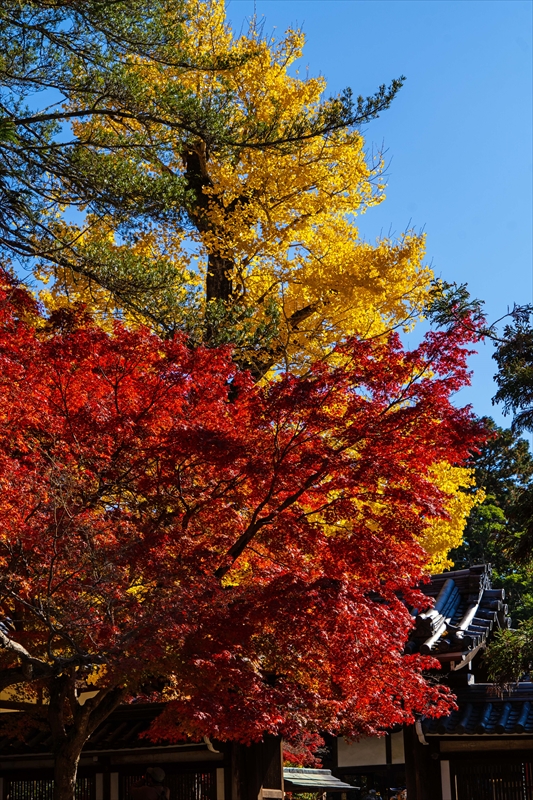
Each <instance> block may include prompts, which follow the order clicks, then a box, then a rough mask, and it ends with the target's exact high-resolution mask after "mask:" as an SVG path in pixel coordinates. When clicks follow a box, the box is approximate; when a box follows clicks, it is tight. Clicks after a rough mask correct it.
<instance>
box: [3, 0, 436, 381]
mask: <svg viewBox="0 0 533 800" xmlns="http://www.w3.org/2000/svg"><path fill="white" fill-rule="evenodd" d="M4 5H5V8H4V9H3V10H2V12H1V14H0V43H1V44H2V48H5V50H6V54H7V55H6V58H5V61H0V95H1V97H0V99H1V100H2V108H3V111H2V112H1V116H0V132H1V130H2V126H3V128H4V129H5V135H6V136H7V137H8V138H7V139H6V141H5V143H4V144H3V145H2V146H1V147H0V170H2V173H4V172H5V175H6V198H5V200H6V207H7V209H8V212H9V213H8V214H7V217H6V223H5V224H4V225H3V224H2V222H1V220H0V248H1V249H3V251H4V252H5V253H8V254H11V255H12V254H13V253H15V254H16V255H17V257H19V258H20V257H27V258H29V259H30V261H31V263H32V264H35V261H37V274H38V275H39V277H41V278H42V279H45V280H48V281H49V288H48V290H47V292H45V293H44V294H43V298H44V299H45V301H46V303H47V304H48V306H49V308H54V307H58V306H62V305H66V304H68V303H70V302H72V301H73V300H74V301H76V300H83V302H85V303H86V304H88V305H89V306H90V307H91V308H92V309H93V310H94V312H95V313H97V314H99V315H100V317H101V321H102V322H104V323H105V322H109V320H110V318H112V317H113V316H114V315H118V316H120V317H121V318H123V319H126V320H127V321H128V322H130V323H139V322H144V323H148V324H149V325H150V326H152V327H154V328H155V329H156V330H158V331H159V332H160V333H165V334H169V333H172V332H173V331H175V330H177V329H181V330H185V331H187V332H188V334H189V335H190V336H193V337H194V339H195V341H201V342H210V343H211V344H217V343H223V340H225V341H231V342H232V344H233V346H234V348H235V352H236V354H238V356H239V358H240V361H241V363H242V364H244V363H246V364H247V365H248V366H249V367H250V368H251V369H252V370H253V371H254V373H255V374H256V375H257V376H261V375H264V374H265V373H266V372H267V371H268V370H269V369H270V368H272V367H274V368H276V367H280V366H281V367H282V368H287V367H290V368H291V369H293V368H302V367H304V366H305V367H307V366H308V365H309V363H310V362H311V361H312V360H313V359H314V358H316V357H321V356H322V355H323V354H324V353H326V352H331V350H332V349H333V348H334V346H335V345H336V344H337V343H338V342H339V341H341V340H342V339H343V338H346V337H347V336H350V335H354V334H355V335H361V336H371V335H376V334H380V333H382V332H383V331H385V330H388V329H389V328H391V327H394V326H396V325H401V324H403V323H405V324H409V323H410V321H412V320H413V319H415V318H416V317H417V316H418V315H419V314H420V312H421V310H422V307H423V304H424V301H425V299H426V296H427V289H428V285H429V282H430V280H431V277H432V275H431V270H430V269H429V268H428V267H427V266H425V265H424V263H423V256H424V239H423V237H422V236H420V235H417V234H415V233H414V232H405V233H404V234H403V235H402V236H400V238H399V240H389V239H387V238H384V239H381V240H380V241H378V242H376V243H369V242H366V241H364V240H363V239H362V238H361V236H360V234H359V230H358V227H357V218H358V216H360V215H361V214H363V213H365V211H366V210H367V209H369V208H370V207H371V206H373V205H375V204H377V203H379V202H381V200H382V199H383V198H384V180H383V177H382V172H383V166H384V165H383V158H382V156H381V154H379V153H376V154H375V155H373V154H372V153H370V152H368V149H367V147H366V146H365V142H364V139H363V136H362V134H361V131H360V128H361V126H362V125H364V124H365V123H367V122H369V121H371V120H372V119H373V118H375V117H376V116H378V114H379V113H381V112H382V111H383V110H385V109H386V108H387V107H388V105H389V104H390V102H391V101H392V99H393V98H394V96H395V94H396V93H397V91H398V89H399V88H400V86H401V82H402V81H401V79H396V80H393V81H392V83H391V84H390V86H389V87H388V88H386V87H385V86H382V87H380V88H379V89H378V91H377V92H376V94H375V95H374V96H372V97H370V98H366V100H365V99H363V98H358V99H357V100H355V99H353V98H352V96H351V93H350V92H349V91H346V92H344V93H343V94H341V95H338V96H335V97H333V98H329V99H328V97H327V95H326V83H325V81H324V79H323V78H315V77H310V76H306V75H303V74H299V73H298V72H297V70H296V66H297V63H298V60H299V59H300V57H301V55H302V48H303V44H304V38H303V35H302V33H301V32H299V31H295V30H289V31H288V32H287V33H286V34H285V36H283V37H282V38H281V39H280V40H279V41H274V40H270V39H267V38H265V37H263V36H262V35H261V34H260V33H259V32H258V30H257V27H254V26H253V25H252V27H251V29H250V31H249V32H247V33H244V34H242V35H238V36H234V35H233V33H232V31H231V30H230V28H229V26H228V24H227V21H226V18H225V7H224V3H223V2H222V0H207V1H206V2H197V0H154V2H153V3H151V4H147V3H146V2H145V0H134V1H133V2H131V3H126V2H117V3H113V4H112V7H111V8H108V6H109V4H105V3H102V2H101V0H90V2H88V3H87V9H86V13H84V10H83V8H80V5H79V3H77V2H74V1H73V0H60V1H59V2H57V3H56V2H54V3H53V4H40V3H35V2H32V1H31V0H25V2H19V0H7V1H6V3H5V4H4ZM42 96H44V97H45V98H46V102H49V101H50V105H49V106H46V107H43V105H42V99H41V97H42ZM24 103H25V104H26V107H25V106H24ZM36 106H37V107H36ZM6 126H7V127H6ZM0 144H2V142H1V136H0ZM9 209H11V210H10V211H9Z"/></svg>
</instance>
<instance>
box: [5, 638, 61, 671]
mask: <svg viewBox="0 0 533 800" xmlns="http://www.w3.org/2000/svg"><path fill="white" fill-rule="evenodd" d="M0 647H3V648H4V649H5V650H10V651H11V652H12V653H14V654H15V655H16V656H18V658H20V660H21V661H22V672H23V674H24V677H25V678H26V679H27V680H28V679H29V680H31V679H32V678H33V677H34V674H33V670H34V667H35V668H37V669H38V670H40V671H42V672H43V673H45V674H47V675H50V674H51V673H52V668H51V667H50V665H49V664H47V663H46V661H41V659H40V658H34V656H32V655H31V653H29V652H28V650H26V648H25V647H23V646H22V645H21V644H19V643H18V642H15V641H13V639H10V638H9V636H6V634H5V633H4V631H3V630H2V629H1V628H0ZM40 677H42V676H40Z"/></svg>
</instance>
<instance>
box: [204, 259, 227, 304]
mask: <svg viewBox="0 0 533 800" xmlns="http://www.w3.org/2000/svg"><path fill="white" fill-rule="evenodd" d="M232 269H233V264H232V262H231V261H229V260H228V259H227V258H222V257H221V256H217V255H213V254H210V255H209V260H208V263H207V278H206V287H205V289H206V292H205V294H206V300H207V302H209V301H210V300H223V301H224V302H226V301H227V300H229V299H230V298H231V296H232V294H233V285H232V280H231V271H232Z"/></svg>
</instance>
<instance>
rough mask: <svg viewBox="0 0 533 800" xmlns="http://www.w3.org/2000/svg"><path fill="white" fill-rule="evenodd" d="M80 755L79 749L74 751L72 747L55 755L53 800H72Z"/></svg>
mask: <svg viewBox="0 0 533 800" xmlns="http://www.w3.org/2000/svg"><path fill="white" fill-rule="evenodd" d="M80 753H81V747H80V748H79V749H78V748H76V749H74V748H73V747H72V745H70V746H69V747H65V748H64V749H61V750H60V751H59V752H57V753H56V757H55V767H54V800H74V798H75V794H74V793H75V790H76V775H77V774H78V763H79V760H80Z"/></svg>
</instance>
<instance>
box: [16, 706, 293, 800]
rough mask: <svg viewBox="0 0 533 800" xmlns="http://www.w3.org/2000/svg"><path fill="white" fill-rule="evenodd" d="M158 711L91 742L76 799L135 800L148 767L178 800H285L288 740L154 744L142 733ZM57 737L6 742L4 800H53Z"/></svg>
mask: <svg viewBox="0 0 533 800" xmlns="http://www.w3.org/2000/svg"><path fill="white" fill-rule="evenodd" d="M160 712H161V706H159V705H157V704H153V705H148V704H143V705H141V704H139V705H136V704H132V705H129V706H122V707H121V708H119V709H117V711H115V712H114V713H113V714H112V715H111V716H110V717H109V718H108V719H107V720H106V721H105V722H104V723H103V724H102V725H101V726H100V728H98V729H97V730H96V731H95V732H94V734H93V735H92V736H91V738H90V739H89V741H88V743H87V745H86V747H85V748H84V751H83V755H82V758H81V762H80V768H79V777H78V790H77V800H128V797H129V788H130V786H131V785H132V783H133V782H134V781H137V780H139V779H140V778H141V777H142V775H143V773H144V771H145V770H146V768H147V767H149V766H154V765H157V766H159V767H161V768H162V769H164V770H165V773H166V776H167V777H166V779H165V784H166V785H167V786H168V787H169V788H170V790H171V797H172V800H282V798H283V765H282V754H281V740H280V738H278V737H274V736H267V737H265V740H264V741H263V742H261V743H259V744H255V745H251V746H250V747H245V746H243V745H238V744H227V743H226V744H220V743H217V742H210V741H208V740H206V741H205V742H202V743H183V744H177V745H176V744H168V745H164V744H163V745H162V744H158V745H153V744H151V743H150V742H149V741H148V740H147V739H146V738H143V736H142V734H143V733H144V732H145V731H146V730H147V729H148V727H149V725H150V723H151V721H152V720H153V719H154V717H155V716H156V715H157V714H158V713H160ZM50 745H51V738H50V734H49V733H48V732H47V731H46V730H36V731H35V732H34V733H33V734H32V735H30V736H25V737H24V740H23V741H21V740H18V739H16V738H11V737H3V738H0V800H52V791H53V780H52V779H53V758H52V753H51V747H50Z"/></svg>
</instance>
